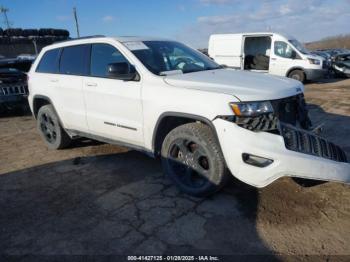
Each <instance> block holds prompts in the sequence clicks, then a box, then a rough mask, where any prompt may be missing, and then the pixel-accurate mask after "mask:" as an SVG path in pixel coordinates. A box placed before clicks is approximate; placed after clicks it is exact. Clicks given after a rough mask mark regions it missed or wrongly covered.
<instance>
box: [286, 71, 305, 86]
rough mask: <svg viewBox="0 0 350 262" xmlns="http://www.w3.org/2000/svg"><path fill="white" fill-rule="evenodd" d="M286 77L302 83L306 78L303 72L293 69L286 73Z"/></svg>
mask: <svg viewBox="0 0 350 262" xmlns="http://www.w3.org/2000/svg"><path fill="white" fill-rule="evenodd" d="M288 77H289V78H292V79H295V80H298V81H300V82H302V83H304V82H305V80H306V77H305V74H304V72H303V71H302V70H293V71H292V72H290V73H289V74H288Z"/></svg>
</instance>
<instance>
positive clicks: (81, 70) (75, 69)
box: [60, 45, 90, 75]
mask: <svg viewBox="0 0 350 262" xmlns="http://www.w3.org/2000/svg"><path fill="white" fill-rule="evenodd" d="M89 48H90V45H76V46H69V47H65V48H63V50H62V55H61V60H60V73H61V74H66V75H87V74H88V69H89V68H88V61H89V60H88V58H89Z"/></svg>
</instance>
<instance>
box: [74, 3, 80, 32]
mask: <svg viewBox="0 0 350 262" xmlns="http://www.w3.org/2000/svg"><path fill="white" fill-rule="evenodd" d="M73 15H74V21H75V27H76V28H77V36H78V37H80V33H79V24H78V16H77V9H76V8H75V7H73Z"/></svg>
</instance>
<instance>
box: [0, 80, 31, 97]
mask: <svg viewBox="0 0 350 262" xmlns="http://www.w3.org/2000/svg"><path fill="white" fill-rule="evenodd" d="M27 94H28V87H27V85H26V84H24V83H15V84H0V95H5V96H11V95H27Z"/></svg>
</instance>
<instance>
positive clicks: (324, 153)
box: [280, 122, 347, 162]
mask: <svg viewBox="0 0 350 262" xmlns="http://www.w3.org/2000/svg"><path fill="white" fill-rule="evenodd" d="M280 132H281V135H282V136H283V138H284V143H285V146H286V148H287V149H289V150H292V151H296V152H300V153H304V154H309V155H315V156H318V157H323V158H327V159H330V160H334V161H339V162H347V159H346V154H345V152H344V151H343V150H342V149H341V148H340V147H339V146H337V145H335V144H333V143H331V142H328V141H327V140H325V139H324V138H321V137H319V136H317V135H315V134H313V133H311V132H308V131H305V130H302V129H299V128H296V127H294V126H292V125H289V124H286V123H283V122H280Z"/></svg>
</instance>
